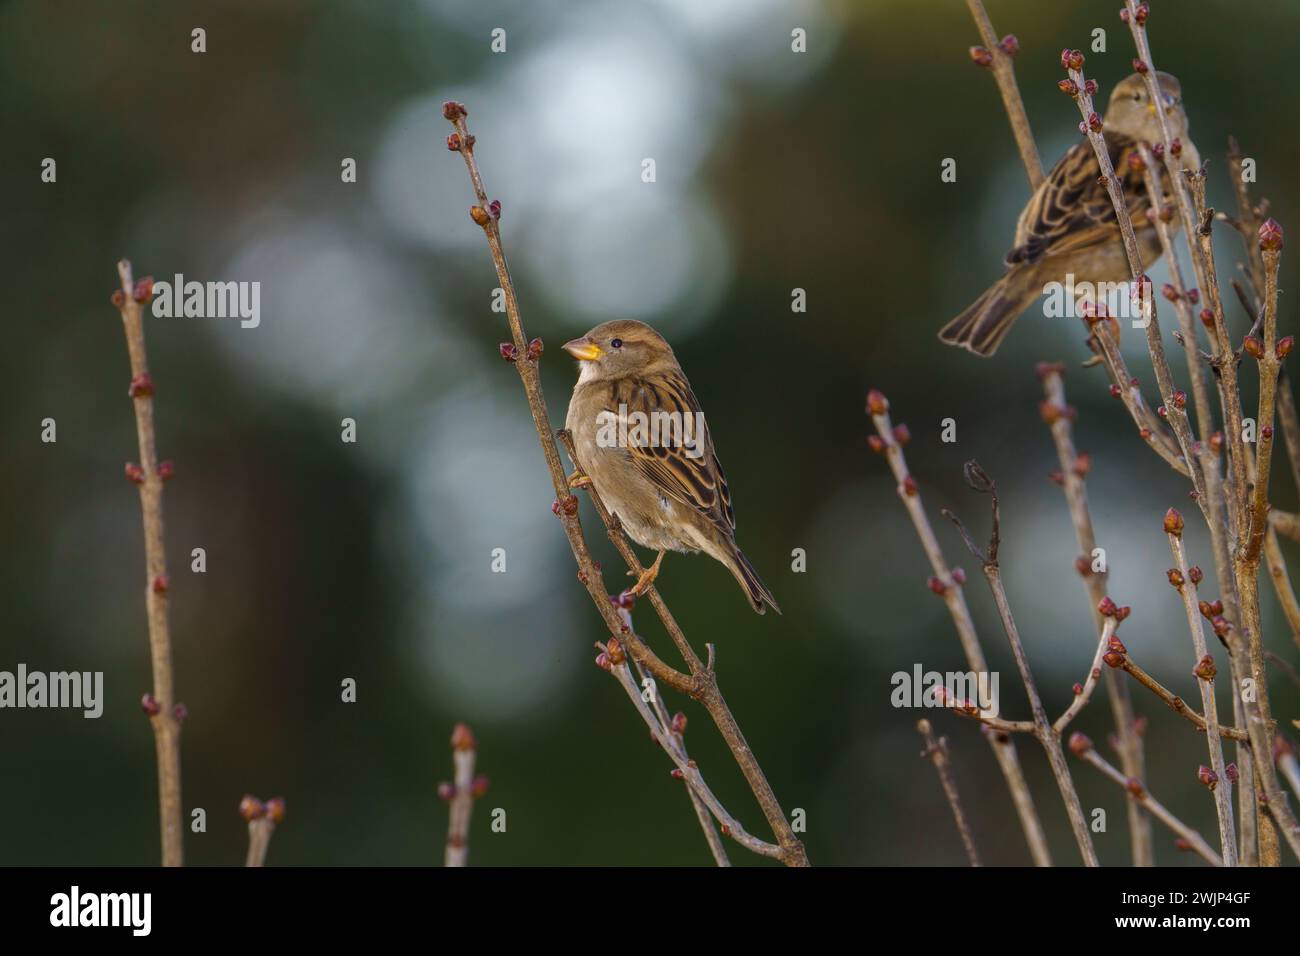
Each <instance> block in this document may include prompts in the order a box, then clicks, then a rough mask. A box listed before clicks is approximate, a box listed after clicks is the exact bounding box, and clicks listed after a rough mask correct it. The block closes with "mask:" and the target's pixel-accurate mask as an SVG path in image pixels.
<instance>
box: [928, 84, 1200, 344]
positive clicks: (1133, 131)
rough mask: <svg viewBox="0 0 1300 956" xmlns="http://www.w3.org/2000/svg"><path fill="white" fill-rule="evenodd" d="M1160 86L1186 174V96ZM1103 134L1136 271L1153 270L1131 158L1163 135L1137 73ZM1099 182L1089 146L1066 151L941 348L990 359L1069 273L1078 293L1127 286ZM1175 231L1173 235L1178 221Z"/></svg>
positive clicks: (1124, 262) (1189, 149)
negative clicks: (996, 270)
mask: <svg viewBox="0 0 1300 956" xmlns="http://www.w3.org/2000/svg"><path fill="white" fill-rule="evenodd" d="M1156 78H1157V80H1158V82H1159V86H1160V91H1161V94H1162V96H1163V98H1164V102H1163V103H1162V104H1160V107H1161V108H1163V109H1164V110H1165V111H1166V114H1167V116H1168V121H1169V126H1170V129H1171V132H1172V133H1173V135H1174V136H1176V137H1178V138H1179V139H1180V140H1181V141H1182V146H1183V150H1182V156H1181V159H1182V163H1183V166H1184V167H1185V168H1188V169H1195V168H1196V167H1198V166H1199V165H1200V162H1201V159H1200V155H1199V154H1198V153H1197V151H1196V146H1195V145H1194V144H1193V143H1192V142H1191V140H1190V139H1188V137H1187V115H1186V114H1185V113H1184V112H1183V107H1182V89H1181V87H1180V85H1179V83H1178V80H1177V79H1176V78H1175V77H1173V76H1171V75H1169V74H1168V73H1157V74H1156ZM1103 126H1104V130H1103V132H1104V136H1105V139H1106V146H1107V149H1108V152H1109V153H1110V160H1111V164H1112V165H1113V166H1114V167H1115V173H1116V175H1117V176H1118V177H1119V178H1120V180H1121V183H1122V186H1123V190H1124V199H1125V201H1126V202H1127V204H1128V209H1129V216H1130V218H1131V219H1132V221H1133V229H1134V232H1135V233H1136V234H1137V238H1138V246H1139V248H1140V251H1141V254H1142V262H1143V265H1144V266H1145V267H1150V265H1151V264H1152V263H1153V262H1155V260H1156V259H1158V258H1159V257H1160V241H1159V238H1158V237H1157V235H1156V231H1155V229H1154V228H1153V227H1152V226H1151V224H1150V223H1149V222H1148V221H1147V218H1146V211H1147V208H1148V207H1149V206H1150V202H1149V200H1148V198H1147V193H1146V188H1145V186H1144V185H1143V182H1142V175H1141V173H1138V172H1134V171H1133V170H1131V169H1130V168H1129V154H1130V153H1132V152H1133V151H1134V150H1135V149H1136V148H1137V145H1138V143H1139V142H1146V143H1154V142H1159V141H1160V139H1161V137H1162V134H1161V130H1160V120H1159V117H1158V115H1157V113H1156V106H1155V105H1153V104H1151V103H1149V102H1148V97H1147V89H1146V81H1145V80H1144V79H1143V78H1142V77H1141V76H1140V75H1139V74H1137V73H1134V74H1132V75H1131V76H1129V77H1127V78H1126V79H1125V80H1123V81H1122V82H1120V83H1119V84H1118V85H1117V86H1116V87H1115V89H1114V90H1113V91H1112V92H1111V96H1110V105H1109V106H1108V107H1107V108H1106V116H1105V119H1104V120H1103ZM1160 175H1161V182H1162V184H1163V188H1164V190H1165V192H1166V194H1168V190H1169V179H1168V176H1167V174H1165V172H1164V170H1163V167H1162V168H1161V173H1160ZM1100 176H1101V169H1100V167H1099V166H1098V164H1097V157H1096V155H1095V154H1094V153H1093V150H1092V144H1090V143H1089V142H1088V141H1087V140H1084V141H1082V142H1079V143H1076V144H1075V145H1074V146H1071V147H1070V149H1069V150H1068V151H1067V152H1066V154H1065V155H1064V156H1063V157H1061V160H1060V162H1058V163H1057V164H1056V166H1055V167H1053V169H1052V171H1051V172H1050V173H1049V174H1048V176H1047V179H1046V180H1045V181H1044V182H1043V184H1042V185H1041V186H1039V187H1038V189H1037V190H1036V191H1035V192H1034V195H1033V196H1032V197H1031V198H1030V200H1029V204H1028V205H1027V206H1025V209H1024V211H1023V212H1022V213H1021V214H1020V219H1019V221H1018V222H1017V224H1016V238H1015V242H1014V244H1013V246H1012V249H1011V251H1010V252H1008V253H1007V256H1006V260H1005V264H1006V267H1007V271H1006V274H1005V275H1003V277H1002V278H1001V279H999V280H998V281H997V282H996V283H994V284H993V285H992V286H991V287H990V288H989V289H988V290H986V291H985V292H984V294H983V295H981V296H980V297H979V298H978V299H976V300H975V302H974V303H973V304H972V305H971V306H970V307H969V308H968V309H966V310H965V311H964V312H962V314H961V315H959V316H957V318H955V319H953V320H952V321H951V322H949V323H948V324H947V325H945V326H944V327H943V329H942V330H941V331H940V332H939V338H940V339H941V340H942V341H944V342H947V343H948V344H949V345H958V346H961V347H963V348H966V349H969V350H970V351H972V352H974V353H975V354H976V355H980V356H984V357H988V356H991V355H992V354H993V353H994V352H996V351H997V349H998V346H999V345H1001V344H1002V340H1003V339H1004V338H1005V337H1006V335H1007V333H1008V332H1009V331H1010V330H1011V326H1012V325H1013V324H1014V323H1015V321H1016V319H1017V318H1019V316H1020V314H1021V313H1022V312H1024V311H1025V309H1027V308H1028V307H1029V306H1030V305H1032V304H1033V303H1034V302H1035V301H1036V300H1037V299H1038V297H1039V296H1040V295H1042V294H1043V289H1044V287H1045V286H1046V285H1047V284H1048V283H1050V282H1060V283H1062V284H1064V283H1065V282H1066V275H1067V274H1073V276H1074V282H1075V284H1081V283H1084V282H1087V283H1091V284H1093V285H1094V286H1095V285H1097V284H1099V283H1102V282H1108V283H1113V282H1122V281H1125V280H1128V279H1130V278H1131V274H1130V272H1129V266H1128V258H1127V256H1126V255H1125V253H1124V244H1123V239H1122V238H1121V236H1120V230H1119V224H1118V222H1117V221H1116V218H1115V208H1114V206H1113V205H1112V204H1111V201H1110V195H1109V193H1108V192H1107V191H1106V187H1105V186H1104V185H1102V184H1101V182H1100V181H1099V178H1100ZM1174 226H1175V228H1177V220H1175V223H1174Z"/></svg>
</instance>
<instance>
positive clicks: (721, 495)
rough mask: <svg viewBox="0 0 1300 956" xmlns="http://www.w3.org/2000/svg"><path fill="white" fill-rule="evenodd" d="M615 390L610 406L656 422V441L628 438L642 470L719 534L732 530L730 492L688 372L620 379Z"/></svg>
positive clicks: (733, 517) (636, 461)
mask: <svg viewBox="0 0 1300 956" xmlns="http://www.w3.org/2000/svg"><path fill="white" fill-rule="evenodd" d="M614 391H615V397H614V402H615V406H614V407H616V408H617V407H618V405H619V403H623V404H626V406H627V410H628V414H629V416H631V415H632V414H633V413H635V412H643V413H644V414H645V415H646V419H647V420H648V421H650V422H651V423H653V422H655V421H656V420H657V421H658V422H659V429H658V437H657V440H656V441H653V442H649V443H647V444H644V445H641V444H638V443H636V442H634V441H629V442H628V449H627V451H628V454H629V455H630V457H631V459H632V461H633V462H634V463H635V464H636V466H637V467H638V468H639V469H640V471H641V473H642V474H644V475H645V476H646V477H647V478H648V479H650V481H651V483H652V484H653V485H654V486H655V488H656V489H657V490H658V491H659V493H660V494H661V495H663V496H664V497H666V498H670V499H672V500H674V501H678V502H680V503H682V504H684V505H687V506H688V507H690V508H693V509H694V510H695V511H696V512H698V513H699V514H700V515H701V516H702V517H704V518H706V519H708V521H709V522H710V523H712V524H713V525H714V526H715V527H716V528H717V529H718V530H719V531H720V532H722V533H723V534H725V535H727V536H731V535H732V534H734V533H735V530H736V514H735V512H734V511H733V510H732V508H731V491H730V489H729V488H728V487H727V479H726V476H725V475H723V473H722V465H721V464H719V462H718V456H717V455H716V454H714V451H713V439H712V437H711V436H710V435H709V432H708V429H707V428H706V427H705V425H704V413H703V412H701V411H700V403H699V400H698V399H696V397H695V393H694V392H692V391H691V386H690V383H689V382H687V381H686V376H685V375H683V374H682V373H681V372H680V371H674V372H670V373H669V374H667V375H664V376H656V377H654V378H650V379H635V378H629V379H622V380H620V381H619V382H618V383H617V384H616V386H615V389H614ZM656 415H658V416H659V417H658V418H656ZM679 423H680V424H679Z"/></svg>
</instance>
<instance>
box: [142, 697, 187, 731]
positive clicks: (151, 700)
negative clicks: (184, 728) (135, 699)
mask: <svg viewBox="0 0 1300 956" xmlns="http://www.w3.org/2000/svg"><path fill="white" fill-rule="evenodd" d="M140 709H141V710H142V711H144V713H145V716H146V717H157V716H158V715H159V714H161V713H162V704H160V703H158V698H157V697H155V696H154V695H153V694H144V695H142V696H141V697H140ZM189 715H190V709H189V708H188V707H186V706H185V705H184V704H177V705H176V706H175V707H173V708H172V717H173V718H174V719H175V721H176V723H178V724H182V723H184V722H185V718H186V717H188V716H189Z"/></svg>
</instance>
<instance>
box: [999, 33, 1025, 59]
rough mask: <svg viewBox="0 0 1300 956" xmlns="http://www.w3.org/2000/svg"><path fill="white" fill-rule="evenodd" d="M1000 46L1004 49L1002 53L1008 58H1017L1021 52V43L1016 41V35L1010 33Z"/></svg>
mask: <svg viewBox="0 0 1300 956" xmlns="http://www.w3.org/2000/svg"><path fill="white" fill-rule="evenodd" d="M998 46H1000V47H1001V48H1002V52H1003V53H1005V54H1006V55H1007V56H1015V55H1016V54H1017V53H1019V52H1020V41H1019V40H1018V39H1016V35H1015V34H1014V33H1008V34H1007V35H1006V36H1004V37H1003V38H1002V41H1001V42H1000V43H998Z"/></svg>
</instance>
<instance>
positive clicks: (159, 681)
mask: <svg viewBox="0 0 1300 956" xmlns="http://www.w3.org/2000/svg"><path fill="white" fill-rule="evenodd" d="M117 273H118V278H119V280H120V281H121V288H120V289H119V290H118V291H116V292H114V293H113V304H114V305H116V306H117V308H118V311H119V312H121V314H122V328H123V330H124V331H125V333H126V346H127V352H128V353H129V354H130V357H131V386H130V388H129V390H128V394H129V395H130V396H131V398H132V404H133V405H134V406H135V425H136V435H137V438H138V443H139V448H140V463H139V464H138V465H137V464H128V465H127V466H126V475H127V477H128V478H129V479H130V480H131V481H133V482H134V483H135V484H136V485H138V486H139V488H140V510H141V512H142V513H143V516H144V556H145V588H144V603H145V610H146V612H147V617H148V621H149V657H150V660H151V662H152V665H153V693H152V694H146V695H145V696H144V700H143V701H142V705H143V707H144V711H145V713H146V714H148V715H149V723H150V725H151V726H152V727H153V734H154V750H155V752H156V755H157V761H158V817H159V826H160V830H161V834H162V865H163V866H181V865H182V864H183V863H184V853H185V848H184V839H183V838H184V830H182V828H181V720H182V719H183V718H184V715H185V710H184V708H183V707H182V706H181V705H179V704H177V703H176V699H175V695H174V692H173V683H172V642H171V630H170V628H169V626H168V622H167V605H168V597H167V592H168V589H169V586H170V581H169V579H168V577H167V549H166V546H165V544H164V535H163V508H162V486H163V482H164V481H166V480H167V479H168V478H170V477H171V472H172V465H171V462H169V461H167V462H161V463H160V462H159V461H158V446H157V439H156V437H155V435H154V402H153V395H154V381H153V377H152V376H151V375H150V373H149V359H148V354H147V352H146V350H145V344H144V318H143V316H144V305H145V304H146V303H147V302H148V301H149V300H150V299H151V298H152V296H153V279H150V278H145V279H141V280H140V281H139V282H138V283H137V282H136V281H135V280H134V278H133V277H132V274H131V263H130V262H128V261H127V260H126V259H123V260H122V261H121V262H119V263H118V264H117Z"/></svg>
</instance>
